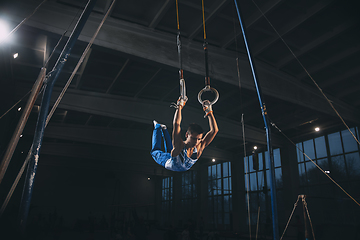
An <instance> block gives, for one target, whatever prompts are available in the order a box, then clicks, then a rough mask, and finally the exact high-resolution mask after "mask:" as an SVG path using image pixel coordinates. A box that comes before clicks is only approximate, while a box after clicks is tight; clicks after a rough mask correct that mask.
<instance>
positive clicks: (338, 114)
mask: <svg viewBox="0 0 360 240" xmlns="http://www.w3.org/2000/svg"><path fill="white" fill-rule="evenodd" d="M252 2H253V3H254V5H255V6H256V8H257V9H258V10H259V11H260V13H261V14H262V16H263V17H264V18H265V19H266V21H267V22H268V23H269V25H270V26H271V27H272V29H273V30H274V31H275V33H276V34H277V35H278V36H279V38H280V40H281V41H282V42H283V43H284V44H285V46H286V47H287V49H289V51H290V53H291V54H292V55H293V56H294V58H295V59H296V61H297V62H298V63H299V64H300V66H301V67H302V68H303V69H304V71H305V73H306V74H307V75H308V76H309V78H310V79H311V81H312V82H313V83H314V84H315V86H316V87H317V89H318V90H319V91H320V93H321V94H322V95H323V97H324V98H325V99H326V101H327V102H328V103H329V104H330V107H331V108H332V109H333V110H334V112H335V113H336V115H337V116H338V117H339V118H340V120H341V122H342V123H343V124H344V125H345V127H346V128H347V130H348V131H349V132H350V134H351V135H352V136H353V138H354V139H355V141H356V142H357V143H358V144H359V145H360V142H359V140H358V139H357V138H356V136H355V135H354V133H353V132H352V131H351V130H350V128H349V126H348V125H347V124H346V122H345V120H344V119H343V118H342V117H341V115H340V113H339V112H338V111H337V110H336V109H335V107H334V105H333V104H332V102H331V100H330V99H329V98H328V97H327V96H326V95H325V93H324V92H323V90H322V89H321V88H320V86H319V85H318V84H317V83H316V81H315V80H314V78H313V77H312V76H311V74H310V73H309V72H308V70H307V69H306V68H305V66H304V65H303V64H302V63H301V61H300V60H299V59H298V57H297V56H296V55H295V53H294V52H293V51H292V50H291V48H290V47H289V45H288V44H287V43H286V42H285V40H284V39H283V38H282V37H281V35H280V33H279V32H278V31H277V30H276V28H275V27H274V26H273V25H272V24H271V22H270V21H269V19H268V18H267V17H266V16H265V14H264V13H263V11H261V9H260V8H259V6H258V5H257V4H256V3H255V2H254V0H252Z"/></svg>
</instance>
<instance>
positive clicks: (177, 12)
mask: <svg viewBox="0 0 360 240" xmlns="http://www.w3.org/2000/svg"><path fill="white" fill-rule="evenodd" d="M176 20H177V29H178V31H180V22H179V3H178V0H176Z"/></svg>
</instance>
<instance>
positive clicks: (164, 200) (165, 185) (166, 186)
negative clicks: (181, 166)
mask: <svg viewBox="0 0 360 240" xmlns="http://www.w3.org/2000/svg"><path fill="white" fill-rule="evenodd" d="M172 204H173V178H172V177H167V178H163V180H162V187H161V210H162V213H163V214H161V217H162V219H161V220H162V223H163V224H166V223H168V222H169V221H170V219H171V215H172Z"/></svg>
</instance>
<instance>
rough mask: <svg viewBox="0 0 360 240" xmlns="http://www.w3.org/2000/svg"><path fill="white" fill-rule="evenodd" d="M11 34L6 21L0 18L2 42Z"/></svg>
mask: <svg viewBox="0 0 360 240" xmlns="http://www.w3.org/2000/svg"><path fill="white" fill-rule="evenodd" d="M8 34H9V29H8V26H7V24H6V23H5V21H2V20H0V42H2V41H3V40H5V38H6V37H7V35H8Z"/></svg>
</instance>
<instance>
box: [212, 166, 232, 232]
mask: <svg viewBox="0 0 360 240" xmlns="http://www.w3.org/2000/svg"><path fill="white" fill-rule="evenodd" d="M208 196H209V197H208V208H209V211H208V212H209V213H210V215H209V222H210V224H212V226H211V227H215V226H216V227H217V228H218V229H220V230H222V229H230V227H231V225H230V220H231V216H230V214H231V212H232V183H231V163H230V162H223V163H219V164H215V165H211V166H208Z"/></svg>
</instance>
